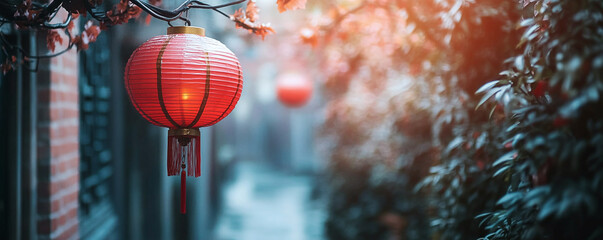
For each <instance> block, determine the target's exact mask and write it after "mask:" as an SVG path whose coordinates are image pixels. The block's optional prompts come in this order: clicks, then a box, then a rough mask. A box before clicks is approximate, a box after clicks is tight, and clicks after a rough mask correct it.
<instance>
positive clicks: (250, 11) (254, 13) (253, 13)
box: [245, 0, 260, 22]
mask: <svg viewBox="0 0 603 240" xmlns="http://www.w3.org/2000/svg"><path fill="white" fill-rule="evenodd" d="M259 12H260V9H258V7H257V5H255V1H254V0H249V2H247V8H245V15H247V18H248V19H249V21H251V22H255V21H257V20H258V18H259V17H260V15H258V13H259Z"/></svg>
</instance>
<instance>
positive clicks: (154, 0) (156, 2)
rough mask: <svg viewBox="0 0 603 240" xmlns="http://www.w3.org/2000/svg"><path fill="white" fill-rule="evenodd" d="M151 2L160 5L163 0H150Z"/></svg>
mask: <svg viewBox="0 0 603 240" xmlns="http://www.w3.org/2000/svg"><path fill="white" fill-rule="evenodd" d="M149 3H150V4H151V5H153V6H156V7H159V5H161V4H162V3H163V1H162V0H149Z"/></svg>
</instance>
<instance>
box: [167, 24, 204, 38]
mask: <svg viewBox="0 0 603 240" xmlns="http://www.w3.org/2000/svg"><path fill="white" fill-rule="evenodd" d="M187 33H188V34H196V35H199V36H201V37H205V29H203V28H200V27H191V26H177V27H169V28H168V29H167V34H187Z"/></svg>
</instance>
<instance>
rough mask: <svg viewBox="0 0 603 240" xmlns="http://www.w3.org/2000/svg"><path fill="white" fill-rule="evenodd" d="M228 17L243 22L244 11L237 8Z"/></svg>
mask: <svg viewBox="0 0 603 240" xmlns="http://www.w3.org/2000/svg"><path fill="white" fill-rule="evenodd" d="M230 18H231V19H232V20H234V21H240V22H245V13H244V12H243V9H238V10H236V11H235V13H234V14H233V15H232V16H231V17H230Z"/></svg>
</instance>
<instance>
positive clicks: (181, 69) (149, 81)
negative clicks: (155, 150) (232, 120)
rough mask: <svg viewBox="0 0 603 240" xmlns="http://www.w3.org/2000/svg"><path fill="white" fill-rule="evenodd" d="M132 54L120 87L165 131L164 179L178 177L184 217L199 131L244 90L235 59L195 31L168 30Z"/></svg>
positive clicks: (198, 160) (197, 155)
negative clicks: (165, 162) (166, 173)
mask: <svg viewBox="0 0 603 240" xmlns="http://www.w3.org/2000/svg"><path fill="white" fill-rule="evenodd" d="M167 32H168V34H167V35H161V36H156V37H153V38H151V39H150V40H148V41H147V42H145V43H144V44H142V45H141V46H140V47H139V48H138V49H136V50H135V51H134V53H132V55H131V56H130V59H129V60H128V63H127V65H126V70H125V86H126V90H127V92H128V95H129V96H130V100H131V102H132V104H133V105H134V107H135V108H136V110H137V111H138V112H139V113H140V115H142V116H143V117H144V118H145V119H146V120H148V121H149V122H151V123H152V124H155V125H157V126H161V127H167V128H169V129H170V130H169V131H168V157H167V158H168V159H167V169H168V175H169V176H173V175H178V174H179V173H180V175H181V205H180V206H181V207H180V210H181V212H182V213H185V212H186V194H185V193H186V175H187V173H188V176H194V177H199V176H200V175H201V168H200V166H201V155H200V132H199V128H200V127H207V126H211V125H214V124H216V123H217V122H219V121H220V120H222V119H223V118H224V117H226V116H227V115H228V114H229V113H230V112H231V111H232V110H233V109H234V107H235V105H236V104H237V102H238V100H239V97H240V96H241V90H242V88H243V79H242V74H241V66H240V64H239V61H238V59H237V57H236V56H235V55H234V54H233V53H232V52H231V51H230V50H229V49H228V48H226V46H224V45H223V44H222V43H220V42H219V41H217V40H214V39H211V38H208V37H205V30H204V29H203V28H197V27H188V26H183V27H170V28H168V31H167Z"/></svg>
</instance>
